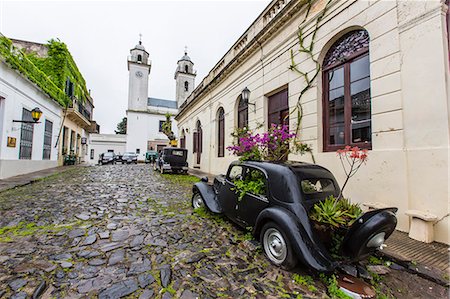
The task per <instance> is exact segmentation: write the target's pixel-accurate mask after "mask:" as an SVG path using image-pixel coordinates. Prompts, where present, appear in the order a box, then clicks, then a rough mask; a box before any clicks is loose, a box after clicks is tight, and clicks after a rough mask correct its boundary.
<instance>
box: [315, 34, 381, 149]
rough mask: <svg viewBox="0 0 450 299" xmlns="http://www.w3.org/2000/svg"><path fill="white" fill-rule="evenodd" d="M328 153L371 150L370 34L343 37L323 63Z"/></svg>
mask: <svg viewBox="0 0 450 299" xmlns="http://www.w3.org/2000/svg"><path fill="white" fill-rule="evenodd" d="M323 84H324V86H323V90H324V94H323V109H324V110H323V115H324V124H323V129H324V132H323V136H324V140H323V142H324V150H325V151H335V150H337V149H339V148H342V147H343V146H345V145H351V146H359V147H361V148H371V141H372V129H371V97H370V61H369V34H368V33H367V31H366V30H356V31H352V32H349V33H347V34H346V35H344V36H343V37H342V38H340V39H339V40H338V41H337V42H336V43H335V44H334V45H333V46H332V47H331V48H330V50H329V51H328V53H327V54H326V56H325V60H324V63H323Z"/></svg>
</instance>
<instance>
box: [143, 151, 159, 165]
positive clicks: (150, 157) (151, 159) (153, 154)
mask: <svg viewBox="0 0 450 299" xmlns="http://www.w3.org/2000/svg"><path fill="white" fill-rule="evenodd" d="M157 159H158V152H157V151H148V152H146V153H145V163H151V164H155V162H156V160H157Z"/></svg>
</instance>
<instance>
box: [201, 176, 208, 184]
mask: <svg viewBox="0 0 450 299" xmlns="http://www.w3.org/2000/svg"><path fill="white" fill-rule="evenodd" d="M200 180H201V181H202V182H205V183H207V182H208V177H207V176H204V177H202V178H201V179H200Z"/></svg>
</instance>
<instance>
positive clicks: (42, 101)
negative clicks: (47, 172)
mask: <svg viewBox="0 0 450 299" xmlns="http://www.w3.org/2000/svg"><path fill="white" fill-rule="evenodd" d="M0 74H1V75H0V97H2V98H4V99H1V100H0V179H1V178H6V177H10V176H15V175H18V174H23V173H27V172H32V171H37V170H41V169H45V168H49V167H54V166H56V165H57V159H58V149H57V148H55V144H56V138H57V136H58V130H59V127H60V125H61V111H62V108H61V107H60V106H59V105H58V104H57V103H56V102H55V101H53V100H52V99H50V98H49V97H48V96H47V95H46V94H44V93H43V92H42V91H41V90H40V89H39V88H37V87H36V85H35V84H33V83H31V82H30V81H29V80H28V79H25V78H24V77H23V76H22V75H21V74H19V73H18V72H16V71H14V70H12V69H11V68H9V67H8V66H7V65H6V64H4V63H3V62H0ZM35 107H38V108H39V109H41V111H42V112H43V113H42V116H41V119H40V120H39V121H40V123H37V124H34V125H33V126H34V130H33V147H32V156H31V160H19V151H20V139H21V123H17V122H13V120H21V119H22V110H23V108H25V109H27V110H30V111H31V110H32V109H34V108H35ZM46 120H49V121H51V122H52V123H53V129H52V144H51V152H50V160H43V159H42V158H43V145H44V130H45V121H46ZM8 137H14V138H16V146H15V147H8V146H7V141H8Z"/></svg>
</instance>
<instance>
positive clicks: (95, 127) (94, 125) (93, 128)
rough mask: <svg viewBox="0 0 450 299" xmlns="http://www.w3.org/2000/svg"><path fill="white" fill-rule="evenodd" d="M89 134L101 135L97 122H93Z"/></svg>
mask: <svg viewBox="0 0 450 299" xmlns="http://www.w3.org/2000/svg"><path fill="white" fill-rule="evenodd" d="M87 131H88V132H89V133H94V134H98V133H100V125H99V124H97V122H96V121H95V120H91V126H90V127H89V129H87Z"/></svg>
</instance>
